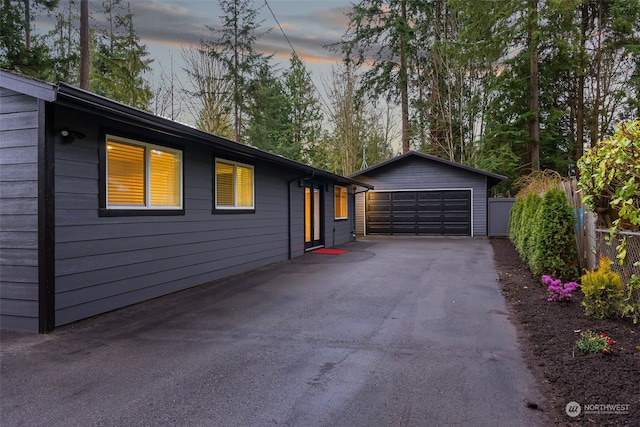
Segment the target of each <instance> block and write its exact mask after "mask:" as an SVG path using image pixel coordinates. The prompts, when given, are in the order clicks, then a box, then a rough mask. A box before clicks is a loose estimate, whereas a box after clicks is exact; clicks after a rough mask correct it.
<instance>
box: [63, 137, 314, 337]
mask: <svg viewBox="0 0 640 427" xmlns="http://www.w3.org/2000/svg"><path fill="white" fill-rule="evenodd" d="M96 128H97V126H94V129H92V128H91V127H87V128H81V129H78V130H79V131H81V132H83V133H85V134H86V135H87V137H86V138H84V139H82V140H76V141H74V142H73V144H70V145H69V144H58V145H57V146H56V324H57V325H61V324H65V323H69V322H72V321H74V320H78V319H82V318H85V317H88V316H92V315H95V314H99V313H103V312H106V311H109V310H113V309H116V308H120V307H123V306H126V305H130V304H133V303H137V302H140V301H144V300H147V299H150V298H154V297H157V296H161V295H165V294H168V293H171V292H175V291H179V290H182V289H186V288H189V287H193V286H197V285H200V284H203V283H207V282H210V281H213V280H216V279H220V278H223V277H226V276H229V275H232V274H237V273H241V272H245V271H248V270H251V269H254V268H257V267H260V266H263V265H266V264H270V263H273V262H277V261H282V260H286V259H287V258H288V251H289V247H288V231H287V225H288V218H287V202H288V196H287V181H288V180H289V179H291V178H292V176H293V175H291V176H289V175H287V174H286V172H282V171H280V170H279V169H278V168H274V167H272V166H270V165H266V164H263V163H257V164H255V191H256V193H255V195H256V213H255V214H212V212H211V209H212V197H213V189H212V185H213V184H212V173H213V171H212V159H213V158H214V156H219V157H222V158H225V156H224V155H223V154H220V153H215V152H214V151H212V150H211V149H209V148H205V147H203V146H194V145H190V144H188V143H186V145H185V148H184V168H185V177H184V193H185V198H184V207H185V215H184V216H135V217H100V216H99V215H98V207H99V165H98V144H99V143H100V142H101V141H99V139H98V134H97V131H96V130H95V129H96ZM122 136H125V137H127V136H128V135H127V134H123V135H122ZM152 138H153V136H151V137H149V139H146V140H144V142H150V143H154V144H159V145H162V143H163V142H165V143H166V142H167V141H163V140H157V139H152ZM137 139H140V138H137ZM179 143H182V144H185V142H184V141H179ZM231 160H236V159H231ZM291 187H292V189H293V188H294V185H292V186H291ZM295 188H296V189H297V186H296V187H295ZM300 228H302V227H300Z"/></svg>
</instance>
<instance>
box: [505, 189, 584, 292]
mask: <svg viewBox="0 0 640 427" xmlns="http://www.w3.org/2000/svg"><path fill="white" fill-rule="evenodd" d="M575 223H576V222H575V218H574V213H573V208H572V207H571V206H570V205H569V203H568V201H567V197H566V196H565V194H564V192H563V191H562V190H559V189H552V190H549V191H547V192H546V193H545V195H544V198H542V197H540V196H539V195H537V194H535V193H530V194H529V195H528V196H527V197H526V198H524V197H518V198H517V199H516V201H515V203H514V205H513V208H512V209H511V217H510V219H509V227H508V232H509V239H510V240H511V241H512V242H513V244H514V246H515V247H516V249H517V250H518V253H519V254H520V257H521V258H522V259H523V260H524V261H525V262H526V263H527V264H528V265H529V268H530V269H531V271H532V272H533V273H534V274H535V275H543V274H546V275H549V276H551V277H553V278H556V279H561V280H562V281H574V280H577V279H578V277H579V272H578V270H579V268H578V257H577V249H576V242H575Z"/></svg>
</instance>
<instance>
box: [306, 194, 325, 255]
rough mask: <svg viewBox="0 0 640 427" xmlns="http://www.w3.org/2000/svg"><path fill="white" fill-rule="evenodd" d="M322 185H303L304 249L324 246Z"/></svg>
mask: <svg viewBox="0 0 640 427" xmlns="http://www.w3.org/2000/svg"><path fill="white" fill-rule="evenodd" d="M322 189H323V185H322V184H317V183H313V182H305V183H304V249H305V251H308V250H311V249H314V248H318V247H322V246H324V215H323V214H322V213H323V212H324V209H323V207H324V194H323V193H324V192H323V191H322Z"/></svg>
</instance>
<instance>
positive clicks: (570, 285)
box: [542, 274, 580, 301]
mask: <svg viewBox="0 0 640 427" xmlns="http://www.w3.org/2000/svg"><path fill="white" fill-rule="evenodd" d="M542 281H543V282H544V283H545V284H547V285H548V288H547V290H548V291H549V298H547V301H571V298H573V294H572V293H571V292H573V291H575V290H576V289H578V286H580V285H578V284H577V283H576V282H567V283H564V284H563V283H562V281H561V280H560V279H552V278H551V277H549V276H547V275H546V274H545V275H544V276H542Z"/></svg>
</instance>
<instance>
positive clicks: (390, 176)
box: [354, 157, 487, 236]
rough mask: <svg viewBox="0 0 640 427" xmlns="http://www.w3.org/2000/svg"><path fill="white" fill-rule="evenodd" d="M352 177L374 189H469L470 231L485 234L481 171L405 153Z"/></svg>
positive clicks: (483, 190) (485, 192)
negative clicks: (470, 199)
mask: <svg viewBox="0 0 640 427" xmlns="http://www.w3.org/2000/svg"><path fill="white" fill-rule="evenodd" d="M354 179H356V180H358V181H361V182H364V183H367V184H371V185H373V186H374V187H375V190H376V191H395V190H430V189H433V190H446V189H472V190H473V191H472V198H473V200H472V205H473V218H472V220H473V235H474V236H486V235H487V184H486V177H485V176H484V175H482V174H478V173H474V172H471V171H467V170H464V169H459V168H456V167H454V166H450V165H446V164H444V163H440V162H437V161H432V160H428V159H423V158H415V157H409V158H406V159H403V160H399V161H398V162H395V163H391V164H390V165H387V166H382V167H381V168H380V169H377V170H373V171H371V172H369V173H368V174H366V175H358V176H355V177H354Z"/></svg>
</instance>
